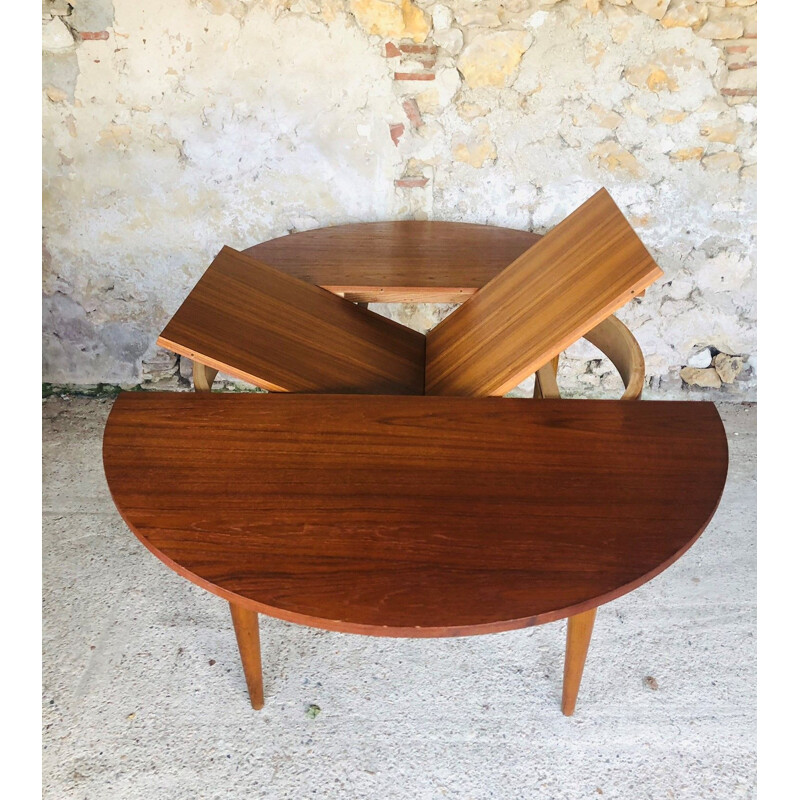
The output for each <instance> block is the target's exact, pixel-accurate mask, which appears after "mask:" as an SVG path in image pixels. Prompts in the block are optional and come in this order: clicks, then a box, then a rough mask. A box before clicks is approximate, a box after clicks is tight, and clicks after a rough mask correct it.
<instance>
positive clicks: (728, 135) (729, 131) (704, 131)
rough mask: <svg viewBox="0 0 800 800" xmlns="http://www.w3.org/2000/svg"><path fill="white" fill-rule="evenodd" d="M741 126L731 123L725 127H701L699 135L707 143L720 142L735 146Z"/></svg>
mask: <svg viewBox="0 0 800 800" xmlns="http://www.w3.org/2000/svg"><path fill="white" fill-rule="evenodd" d="M741 131H742V126H741V125H739V124H737V123H735V122H732V123H729V124H727V125H703V126H702V127H701V128H700V135H701V136H702V137H704V138H705V139H708V141H709V142H722V143H723V144H736V140H737V139H738V138H739V134H740V133H741Z"/></svg>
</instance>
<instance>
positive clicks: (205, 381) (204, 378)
mask: <svg viewBox="0 0 800 800" xmlns="http://www.w3.org/2000/svg"><path fill="white" fill-rule="evenodd" d="M217 372H219V370H216V369H212V368H211V367H207V366H206V365H205V364H201V363H199V362H198V361H192V379H193V381H194V390H195V391H196V392H210V391H211V384H212V383H214V378H216V377H217Z"/></svg>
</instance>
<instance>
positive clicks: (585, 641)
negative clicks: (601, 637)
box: [561, 608, 597, 717]
mask: <svg viewBox="0 0 800 800" xmlns="http://www.w3.org/2000/svg"><path fill="white" fill-rule="evenodd" d="M596 615H597V609H596V608H593V609H592V610H591V611H585V612H584V613H583V614H576V615H575V616H574V617H570V618H569V619H568V620H567V654H566V656H565V658H564V688H563V690H562V693H561V711H562V712H563V713H564V715H565V716H567V717H571V716H572V714H573V713H574V711H575V702H576V700H577V699H578V689H579V688H580V685H581V677H582V675H583V665H584V664H585V663H586V654H587V653H588V652H589V640H590V639H591V638H592V628H593V627H594V618H595V616H596Z"/></svg>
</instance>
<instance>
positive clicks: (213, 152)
mask: <svg viewBox="0 0 800 800" xmlns="http://www.w3.org/2000/svg"><path fill="white" fill-rule="evenodd" d="M42 12H43V13H42V37H43V40H42V47H43V84H44V85H43V95H42V97H43V122H44V140H45V143H44V151H43V152H44V253H43V259H44V265H43V266H44V269H43V272H44V318H43V322H44V334H43V337H44V342H43V355H44V376H43V379H44V380H45V381H48V382H51V383H53V384H57V385H60V386H87V385H91V384H98V383H109V384H118V385H123V386H132V385H137V384H144V385H152V386H163V387H166V388H168V387H175V388H180V387H182V386H183V387H185V386H187V385H188V384H187V381H186V377H187V374H188V373H187V365H186V364H185V363H184V364H181V363H180V360H179V359H178V357H177V356H175V355H173V354H171V353H168V352H166V351H164V350H160V349H158V348H156V347H155V345H154V342H155V339H156V336H157V334H158V333H159V332H160V330H161V329H162V327H163V326H164V324H165V323H166V321H167V320H168V319H169V317H170V316H171V314H172V313H173V312H174V311H175V309H176V308H177V307H178V305H179V304H180V302H181V300H182V299H183V298H184V296H185V295H186V294H187V293H188V291H189V289H190V288H191V286H193V285H194V283H195V281H196V280H197V279H198V278H199V277H200V275H201V274H202V272H203V270H204V269H205V268H206V267H207V265H208V264H209V263H210V261H211V259H212V258H213V256H214V255H215V254H216V253H217V252H218V250H219V249H220V248H221V246H222V245H223V244H228V245H230V246H232V247H236V248H244V247H247V246H249V245H252V244H255V243H257V242H261V241H264V240H266V239H271V238H274V237H276V236H282V235H284V234H287V233H290V232H292V231H301V230H306V229H310V228H317V227H322V226H327V225H334V224H342V223H347V222H356V221H374V220H391V219H407V218H419V219H437V220H455V221H465V222H477V223H486V224H494V225H505V226H509V227H514V228H524V229H528V230H533V231H536V232H539V233H543V232H545V231H546V230H547V229H548V228H550V227H552V226H553V225H555V224H556V223H557V222H559V221H560V220H561V219H562V218H563V217H564V216H565V215H566V214H567V213H569V212H570V211H571V210H573V209H574V208H575V207H576V206H577V205H579V204H580V203H581V202H583V201H584V200H585V199H586V198H587V197H589V195H591V194H592V193H593V192H594V191H595V190H596V189H598V188H599V187H600V186H606V187H607V188H608V189H609V191H610V192H611V194H612V196H613V197H614V199H615V200H616V202H617V203H618V205H619V206H620V207H621V209H622V210H623V212H624V213H625V214H626V216H627V217H628V219H629V220H630V221H631V224H632V225H633V226H634V228H635V229H636V231H637V233H638V234H639V236H640V237H641V238H642V240H643V241H644V243H645V245H646V246H647V247H648V248H649V250H650V252H651V253H652V254H653V256H654V257H655V259H656V260H657V261H658V263H659V265H660V266H661V267H662V269H663V270H664V272H665V273H666V274H665V277H664V278H663V279H662V280H661V281H659V282H658V283H657V284H656V285H655V286H654V287H652V288H651V289H649V290H648V291H647V294H646V295H645V296H644V297H643V298H641V299H637V300H635V301H633V302H632V303H631V304H629V305H628V306H626V307H625V308H624V309H622V310H621V311H620V312H619V316H620V318H621V319H622V320H623V321H624V322H625V323H626V324H627V325H628V326H629V327H630V328H631V329H632V330H633V331H634V334H635V336H636V338H637V339H638V341H639V343H640V344H641V346H642V349H643V351H644V355H645V360H646V362H647V385H646V391H645V396H649V397H654V398H655V397H660V398H678V397H695V396H697V397H708V398H709V399H715V400H736V401H740V400H741V401H745V400H747V401H749V400H755V385H756V333H755V330H756V322H755V319H756V316H755V315H756V307H755V302H756V298H755V223H756V216H755V207H756V3H755V0H708V1H707V2H700V1H698V2H692V1H690V0H502V1H501V0H488V1H486V2H478V3H473V2H467V0H449V1H448V2H432V0H415V2H411V0H349V2H348V1H347V0H172V1H171V2H168V3H164V2H163V1H162V0H158V2H156V0H137V1H136V2H134V0H116V2H112V0H73V2H72V3H68V2H65V1H64V0H45V2H44V3H43V7H42ZM372 307H373V308H374V309H375V310H378V311H380V312H381V313H386V314H389V315H391V316H392V317H394V318H395V319H398V320H400V321H402V322H405V323H406V324H410V325H412V326H413V327H416V328H417V329H419V330H427V329H428V328H430V327H431V326H432V325H434V324H435V323H436V322H437V321H438V320H440V319H441V318H442V317H443V315H444V314H446V313H447V312H448V311H449V310H450V307H446V306H425V305H419V306H405V307H404V306H383V305H374V306H372ZM559 382H560V384H561V385H562V387H563V390H564V394H565V395H567V396H570V395H581V396H615V395H616V394H617V393H618V392H619V390H620V388H621V383H620V381H619V378H618V377H617V376H616V374H615V373H614V371H613V369H612V367H611V365H610V363H609V362H608V361H607V360H605V359H603V358H601V357H600V355H599V353H598V351H595V350H594V349H593V348H592V347H590V346H589V345H588V344H586V343H585V342H580V343H578V344H576V345H574V346H573V347H571V348H570V349H569V350H568V351H567V353H566V355H565V357H564V358H563V360H562V364H561V367H560V369H559ZM531 387H532V381H531V380H530V379H529V380H528V381H525V382H524V383H523V384H522V385H521V386H520V387H519V388H518V389H517V390H515V393H524V392H530V390H531Z"/></svg>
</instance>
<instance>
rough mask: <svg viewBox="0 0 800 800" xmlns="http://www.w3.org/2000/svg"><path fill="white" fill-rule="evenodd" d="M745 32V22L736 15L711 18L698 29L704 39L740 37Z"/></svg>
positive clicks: (698, 33) (699, 34)
mask: <svg viewBox="0 0 800 800" xmlns="http://www.w3.org/2000/svg"><path fill="white" fill-rule="evenodd" d="M743 33H744V23H743V22H742V20H741V19H738V18H736V17H721V18H718V19H710V20H708V22H706V23H705V24H704V25H703V27H702V28H700V30H699V31H697V35H698V36H701V37H702V38H703V39H738V38H739V37H740V36H741V35H742V34H743Z"/></svg>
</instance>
